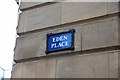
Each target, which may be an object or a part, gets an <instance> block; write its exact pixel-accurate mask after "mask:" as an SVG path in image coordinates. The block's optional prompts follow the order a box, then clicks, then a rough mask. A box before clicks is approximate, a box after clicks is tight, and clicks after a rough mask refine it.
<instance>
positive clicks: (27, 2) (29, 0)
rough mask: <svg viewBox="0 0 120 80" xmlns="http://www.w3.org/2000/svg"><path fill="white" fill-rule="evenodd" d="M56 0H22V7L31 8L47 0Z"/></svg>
mask: <svg viewBox="0 0 120 80" xmlns="http://www.w3.org/2000/svg"><path fill="white" fill-rule="evenodd" d="M53 1H54V0H34V1H33V0H21V4H20V9H21V10H22V9H26V8H30V7H33V6H36V5H41V4H44V3H47V2H53Z"/></svg>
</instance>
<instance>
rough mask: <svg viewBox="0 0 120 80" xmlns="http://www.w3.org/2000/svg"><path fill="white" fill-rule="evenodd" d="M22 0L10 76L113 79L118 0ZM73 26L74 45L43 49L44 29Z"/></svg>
mask: <svg viewBox="0 0 120 80" xmlns="http://www.w3.org/2000/svg"><path fill="white" fill-rule="evenodd" d="M51 1H52V2H46V3H43V2H42V3H41V2H34V3H32V2H22V3H21V5H20V9H21V10H22V13H20V14H19V22H18V27H17V34H18V35H19V37H18V38H17V39H16V46H15V51H14V52H15V54H14V61H15V62H16V64H15V65H14V66H13V70H12V78H118V76H119V74H118V69H119V66H118V54H119V47H120V43H119V31H120V28H119V17H118V13H119V9H118V5H119V3H118V2H64V1H67V0H63V2H53V0H51ZM69 29H75V31H76V32H75V43H74V46H75V49H74V50H66V51H59V52H53V53H50V54H46V53H45V51H46V40H47V39H46V34H47V33H57V32H63V31H68V30H69Z"/></svg>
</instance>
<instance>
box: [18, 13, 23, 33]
mask: <svg viewBox="0 0 120 80" xmlns="http://www.w3.org/2000/svg"><path fill="white" fill-rule="evenodd" d="M24 15H25V14H24V13H20V14H19V19H18V25H17V33H23V32H24V26H25V25H24V23H23V22H25V16H24Z"/></svg>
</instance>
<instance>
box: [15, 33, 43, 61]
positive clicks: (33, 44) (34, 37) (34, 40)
mask: <svg viewBox="0 0 120 80" xmlns="http://www.w3.org/2000/svg"><path fill="white" fill-rule="evenodd" d="M41 37H42V36H40V33H33V34H28V35H24V36H21V37H19V38H18V39H17V42H16V48H15V55H14V60H19V59H27V58H34V57H38V56H43V55H45V54H43V53H42V49H43V48H42V47H43V46H42V45H43V43H45V42H44V40H43V39H42V38H41Z"/></svg>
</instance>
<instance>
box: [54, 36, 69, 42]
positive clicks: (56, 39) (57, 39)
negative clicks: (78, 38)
mask: <svg viewBox="0 0 120 80" xmlns="http://www.w3.org/2000/svg"><path fill="white" fill-rule="evenodd" d="M67 39H68V36H67V35H65V36H60V37H55V38H52V41H53V42H58V41H64V40H67Z"/></svg>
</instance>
